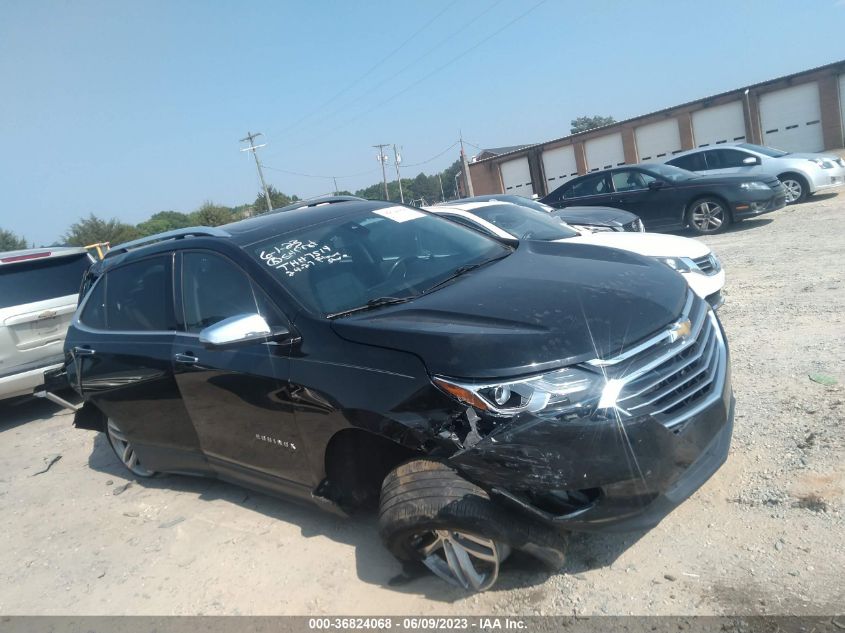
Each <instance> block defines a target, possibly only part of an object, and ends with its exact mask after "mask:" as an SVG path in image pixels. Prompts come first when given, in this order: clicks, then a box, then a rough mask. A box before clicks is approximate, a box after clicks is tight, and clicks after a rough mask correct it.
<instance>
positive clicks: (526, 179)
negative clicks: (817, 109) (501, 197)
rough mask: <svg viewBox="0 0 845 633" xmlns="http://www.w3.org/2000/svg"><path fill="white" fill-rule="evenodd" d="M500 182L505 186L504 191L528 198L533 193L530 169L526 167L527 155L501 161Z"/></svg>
mask: <svg viewBox="0 0 845 633" xmlns="http://www.w3.org/2000/svg"><path fill="white" fill-rule="evenodd" d="M501 170H502V184H503V185H504V186H505V193H513V194H516V195H518V196H525V197H526V198H530V197H531V196H532V195H534V188H533V187H532V186H531V169H529V167H528V157H523V158H515V159H514V160H509V161H507V162H505V163H502V166H501Z"/></svg>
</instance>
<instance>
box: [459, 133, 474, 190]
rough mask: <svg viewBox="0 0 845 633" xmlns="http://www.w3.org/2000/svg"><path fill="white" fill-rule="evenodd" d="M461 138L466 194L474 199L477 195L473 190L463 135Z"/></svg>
mask: <svg viewBox="0 0 845 633" xmlns="http://www.w3.org/2000/svg"><path fill="white" fill-rule="evenodd" d="M460 138H461V165H462V166H463V169H464V184H465V185H466V188H467V190H466V193H467V195H468V197H470V198H472V197H473V196H474V195H475V192H474V191H473V190H472V179H471V178H470V177H469V164H468V163H467V155H466V153H465V152H464V137H463V134H461V135H460Z"/></svg>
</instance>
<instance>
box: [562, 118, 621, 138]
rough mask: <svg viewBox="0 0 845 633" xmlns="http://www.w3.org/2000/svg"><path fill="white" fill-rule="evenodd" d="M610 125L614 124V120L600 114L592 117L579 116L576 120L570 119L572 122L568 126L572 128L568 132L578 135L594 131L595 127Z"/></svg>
mask: <svg viewBox="0 0 845 633" xmlns="http://www.w3.org/2000/svg"><path fill="white" fill-rule="evenodd" d="M611 123H616V119H614V118H613V117H612V116H601V115H600V114H596V115H594V116H579V117H578V118H577V119H572V121H570V125H571V126H572V127H571V128H570V129H569V131H570V132H571V133H572V134H578V132H586V131H587V130H594V129H595V128H597V127H603V126H605V125H610V124H611Z"/></svg>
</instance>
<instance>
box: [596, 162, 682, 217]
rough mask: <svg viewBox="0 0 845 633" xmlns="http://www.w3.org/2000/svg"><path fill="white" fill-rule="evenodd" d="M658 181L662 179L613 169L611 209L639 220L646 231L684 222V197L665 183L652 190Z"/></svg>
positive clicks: (626, 170)
mask: <svg viewBox="0 0 845 633" xmlns="http://www.w3.org/2000/svg"><path fill="white" fill-rule="evenodd" d="M657 180H661V179H659V178H658V177H657V176H655V175H652V174H650V173H648V172H646V171H643V170H640V169H614V170H613V172H612V176H611V182H612V184H613V189H614V192H613V195H612V196H611V200H610V206H612V207H616V208H618V209H624V210H625V211H629V212H631V213H633V214H635V215H638V216H640V219H642V221H643V224H644V225H645V228H646V230H651V229H659V228H665V227H671V226H677V225H678V224H679V223H681V222H682V221H683V214H684V204H685V203H684V195H683V193H682V191H680V190H679V189H678V188H677V187H675V186H674V185H673V184H672V183H671V182H669V181H666V180H661V182H662V186H661V187H660V188H656V189H651V188H650V187H649V185H650V184H652V183H654V182H655V181H657Z"/></svg>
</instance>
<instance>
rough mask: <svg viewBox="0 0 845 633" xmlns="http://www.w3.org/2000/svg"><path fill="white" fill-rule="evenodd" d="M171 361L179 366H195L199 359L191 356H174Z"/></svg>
mask: <svg viewBox="0 0 845 633" xmlns="http://www.w3.org/2000/svg"><path fill="white" fill-rule="evenodd" d="M173 360H174V361H176V362H177V363H179V364H180V365H195V364H196V362H197V361H198V360H199V358H197V357H196V356H193V355H191V354H174V355H173Z"/></svg>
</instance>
